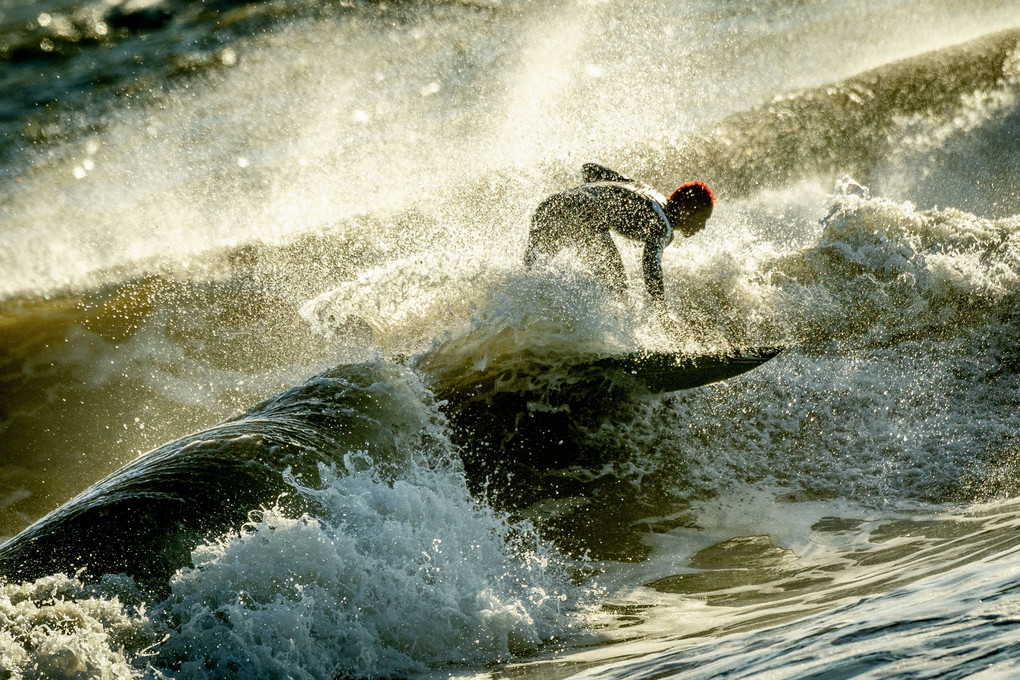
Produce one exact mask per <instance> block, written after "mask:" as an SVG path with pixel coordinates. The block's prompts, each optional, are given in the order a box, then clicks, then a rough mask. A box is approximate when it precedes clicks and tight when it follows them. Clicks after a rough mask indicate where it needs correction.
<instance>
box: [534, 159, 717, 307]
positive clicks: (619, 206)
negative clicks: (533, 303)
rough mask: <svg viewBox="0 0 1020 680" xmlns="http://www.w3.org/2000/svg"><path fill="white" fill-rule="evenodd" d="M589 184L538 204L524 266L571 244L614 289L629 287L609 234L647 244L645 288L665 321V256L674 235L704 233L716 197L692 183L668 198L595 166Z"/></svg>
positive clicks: (588, 166)
mask: <svg viewBox="0 0 1020 680" xmlns="http://www.w3.org/2000/svg"><path fill="white" fill-rule="evenodd" d="M581 173H582V176H583V178H584V184H582V185H581V186H579V187H575V188H573V189H568V190H567V191H564V192H561V193H558V194H553V195H552V196H550V197H548V198H546V199H545V200H544V201H542V203H540V204H539V206H538V208H537V209H536V210H535V214H534V215H533V216H532V218H531V232H530V233H529V235H528V248H527V250H526V251H525V252H524V264H525V266H526V267H531V266H532V265H533V264H534V263H535V261H536V260H537V259H538V256H539V255H546V256H549V257H552V256H554V255H556V253H558V252H559V251H560V250H561V249H563V248H565V247H567V246H568V245H574V246H576V247H577V248H578V251H579V255H580V257H581V260H582V261H583V262H584V263H585V264H586V265H587V266H588V267H589V268H590V269H591V270H592V271H593V272H594V273H595V275H596V276H598V277H599V279H600V280H602V281H603V282H605V284H606V285H607V286H609V287H610V288H612V289H614V290H618V291H623V290H624V289H626V287H627V276H626V273H625V272H624V269H623V259H622V258H621V257H620V252H619V250H617V248H616V244H615V243H613V239H612V238H611V237H610V235H609V232H610V231H615V232H616V233H618V234H620V235H621V236H625V237H626V238H630V239H634V240H637V241H643V242H644V244H645V250H644V256H643V257H642V260H641V271H642V274H643V275H644V280H645V288H646V289H647V290H648V295H649V296H650V297H651V299H652V303H653V305H654V307H655V310H656V312H657V313H658V314H660V316H662V315H664V314H665V312H666V298H665V285H664V283H663V280H662V251H663V250H664V249H665V248H666V246H668V245H669V244H670V242H672V240H673V232H674V230H676V231H679V232H680V233H681V234H683V235H684V236H685V237H690V236H694V235H695V234H697V233H698V232H699V231H701V230H702V229H704V228H705V222H706V221H707V220H708V218H709V217H710V216H711V215H712V208H713V207H714V206H715V196H714V195H713V194H712V191H711V189H709V188H708V186H706V185H705V184H704V183H702V182H688V183H686V184H683V185H682V186H680V188H679V189H677V190H676V191H674V192H673V193H672V194H670V196H669V198H668V199H667V198H665V197H664V196H663V195H662V194H660V193H659V192H657V191H656V190H654V189H652V188H651V187H649V186H647V185H645V184H642V183H640V182H636V181H634V180H632V179H630V178H629V177H624V176H623V175H621V174H620V173H618V172H615V171H613V170H610V169H609V168H605V167H603V166H601V165H598V164H596V163H585V164H584V166H582V168H581Z"/></svg>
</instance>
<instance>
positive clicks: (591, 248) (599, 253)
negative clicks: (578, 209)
mask: <svg viewBox="0 0 1020 680" xmlns="http://www.w3.org/2000/svg"><path fill="white" fill-rule="evenodd" d="M579 254H580V256H581V261H582V262H584V264H585V266H586V267H588V268H589V270H590V271H591V272H592V273H593V274H595V276H597V277H598V279H599V280H600V281H602V283H604V284H605V285H606V287H607V288H610V289H611V290H615V291H617V292H623V291H625V290H626V289H627V273H626V271H625V270H624V268H623V258H622V257H620V251H619V249H618V248H617V247H616V243H614V242H613V237H612V236H610V235H609V231H608V230H596V231H594V232H592V233H591V234H590V235H589V236H588V238H587V239H585V240H583V241H581V242H580V243H579Z"/></svg>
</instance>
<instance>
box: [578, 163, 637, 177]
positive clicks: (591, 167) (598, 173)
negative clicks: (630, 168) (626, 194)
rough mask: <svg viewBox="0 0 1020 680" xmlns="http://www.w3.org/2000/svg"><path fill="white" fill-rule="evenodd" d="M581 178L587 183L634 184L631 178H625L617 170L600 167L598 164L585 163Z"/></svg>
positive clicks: (582, 167)
mask: <svg viewBox="0 0 1020 680" xmlns="http://www.w3.org/2000/svg"><path fill="white" fill-rule="evenodd" d="M581 176H582V177H583V178H584V181H585V182H632V181H633V180H632V179H630V178H629V177H624V176H623V175H621V174H620V173H618V172H616V171H615V170H610V169H609V168H607V167H605V166H603V165H599V164H598V163H585V164H584V165H582V166H581Z"/></svg>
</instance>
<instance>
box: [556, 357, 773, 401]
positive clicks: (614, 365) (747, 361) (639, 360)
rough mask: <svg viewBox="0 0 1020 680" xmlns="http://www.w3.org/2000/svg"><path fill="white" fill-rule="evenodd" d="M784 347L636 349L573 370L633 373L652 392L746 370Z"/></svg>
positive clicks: (696, 384) (697, 384) (691, 385)
mask: <svg viewBox="0 0 1020 680" xmlns="http://www.w3.org/2000/svg"><path fill="white" fill-rule="evenodd" d="M785 349H786V348H785V347H753V348H746V349H742V350H739V351H738V352H736V353H733V354H722V355H708V356H694V357H691V356H685V355H681V354H678V353H675V352H633V353H629V354H619V355H615V356H608V357H601V358H596V359H591V360H587V361H583V362H580V363H578V364H574V365H573V366H572V368H571V372H573V371H575V370H576V371H577V372H578V373H588V372H590V371H591V370H592V369H597V370H602V371H606V372H607V373H609V372H613V371H620V372H622V373H624V374H627V375H630V376H632V377H633V378H634V379H635V380H637V381H638V382H639V383H641V384H643V385H644V386H645V387H646V388H648V391H649V392H652V393H653V394H658V393H661V392H676V391H678V390H688V389H691V388H694V387H701V386H702V385H708V384H710V383H714V382H719V381H721V380H726V379H727V378H732V377H734V376H738V375H740V374H741V373H746V372H747V371H750V370H751V369H752V368H756V367H758V366H760V365H762V364H763V363H765V362H766V361H768V360H769V359H772V358H773V357H775V356H776V355H778V354H779V353H780V352H782V351H783V350H785Z"/></svg>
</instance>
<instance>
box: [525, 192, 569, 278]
mask: <svg viewBox="0 0 1020 680" xmlns="http://www.w3.org/2000/svg"><path fill="white" fill-rule="evenodd" d="M563 224H564V221H563V217H562V216H561V215H560V214H559V211H558V210H557V209H556V203H555V202H554V201H552V200H548V199H547V200H546V201H544V202H543V203H542V204H541V205H539V206H538V208H537V209H536V210H535V214H534V215H533V216H532V217H531V231H530V232H529V233H528V247H527V249H526V250H525V251H524V266H525V267H531V266H532V265H533V264H535V261H536V260H537V259H538V257H539V256H540V255H546V256H548V257H552V256H554V255H555V254H556V253H558V252H559V251H560V249H562V248H563V247H564V246H565V245H566V244H565V243H564V238H563Z"/></svg>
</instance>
